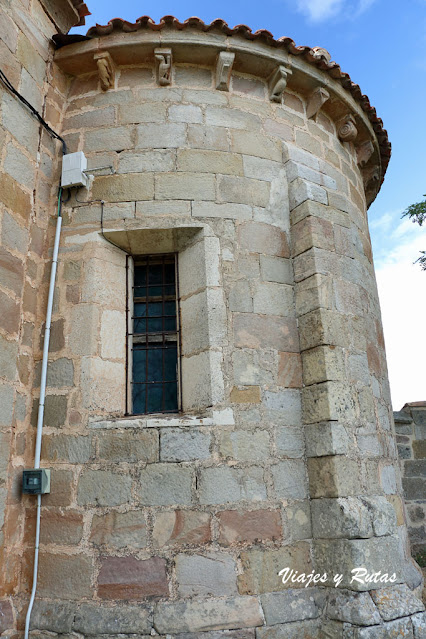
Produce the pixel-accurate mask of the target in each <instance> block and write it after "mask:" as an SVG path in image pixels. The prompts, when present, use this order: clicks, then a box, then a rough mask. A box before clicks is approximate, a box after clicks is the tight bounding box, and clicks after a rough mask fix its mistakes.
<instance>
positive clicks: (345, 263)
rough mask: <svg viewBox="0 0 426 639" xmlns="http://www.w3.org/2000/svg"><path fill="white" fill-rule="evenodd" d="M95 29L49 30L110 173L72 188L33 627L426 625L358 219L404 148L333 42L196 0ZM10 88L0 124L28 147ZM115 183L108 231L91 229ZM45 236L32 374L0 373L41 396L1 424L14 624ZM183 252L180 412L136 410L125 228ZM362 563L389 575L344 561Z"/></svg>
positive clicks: (19, 603) (67, 113)
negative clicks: (129, 412)
mask: <svg viewBox="0 0 426 639" xmlns="http://www.w3.org/2000/svg"><path fill="white" fill-rule="evenodd" d="M9 14H10V16H12V13H11V12H10V11H8V15H9ZM89 37H90V39H88V40H85V41H81V42H77V43H74V44H67V43H66V39H65V40H64V41H65V43H66V46H63V47H62V48H60V49H59V50H57V51H56V52H55V55H54V62H53V65H52V69H54V73H55V77H56V76H57V80H56V81H55V83H54V89H52V91H55V92H56V93H58V94H59V93H60V96H61V100H60V101H59V98H58V101H57V104H58V109H57V119H56V121H55V122H53V124H55V127H56V130H58V131H59V132H60V133H61V135H63V136H64V138H65V139H66V142H67V145H68V147H69V150H70V151H76V150H82V151H84V153H85V154H86V156H87V157H88V161H89V167H99V166H107V165H111V166H112V167H113V171H114V173H113V174H110V171H109V170H105V171H104V175H102V174H101V175H100V174H99V173H96V177H95V178H94V179H92V180H91V183H90V186H89V188H88V189H79V190H78V191H76V190H72V192H71V193H70V199H69V200H68V201H66V202H64V232H63V237H62V242H61V249H60V266H59V274H58V286H57V295H56V300H55V309H54V324H53V326H54V329H53V338H52V343H51V361H50V365H49V373H48V398H47V405H46V418H45V434H44V440H43V451H42V455H43V464H44V465H45V466H46V467H50V468H52V469H53V473H52V493H51V494H50V495H48V496H45V497H43V502H42V503H43V509H42V511H43V513H42V539H41V542H42V545H41V557H40V572H39V588H38V596H37V600H36V605H35V609H34V615H33V619H32V627H33V636H34V637H36V636H44V635H45V634H46V633H56V634H68V635H69V634H70V633H74V634H78V635H84V636H88V637H90V636H94V635H96V636H97V635H116V634H121V635H131V634H132V635H138V636H144V635H145V636H148V635H150V634H151V632H152V629H153V628H154V630H155V632H156V633H157V634H158V635H160V636H162V637H166V636H167V637H175V638H176V639H177V638H180V639H183V638H185V639H191V638H192V639H195V637H205V639H219V638H221V637H223V639H225V637H232V638H234V639H237V638H238V639H243V638H244V639H247V638H249V637H250V638H254V637H256V638H257V639H266V638H267V639H278V638H281V639H287V638H291V637H294V638H296V637H297V638H299V637H306V638H310V637H312V638H314V637H315V638H320V637H332V638H341V639H365V638H369V639H375V638H385V637H386V638H387V637H393V636H395V637H397V636H398V637H411V638H413V639H419V638H420V637H423V636H424V629H425V621H424V614H423V612H422V611H423V606H422V604H421V602H420V601H419V600H418V599H417V598H416V593H417V594H418V589H419V586H420V583H421V577H420V573H419V571H418V569H417V568H416V567H415V565H414V564H413V563H412V562H411V560H410V559H409V557H410V553H409V548H408V540H407V533H406V526H405V515H404V506H403V501H402V499H401V483H400V475H399V472H398V462H397V453H396V445H395V437H394V427H393V420H392V412H391V404H390V397H389V388H388V381H387V371H386V362H385V354H384V343H383V336H382V330H381V320H380V309H379V304H378V299H377V290H376V284H375V277H374V269H373V265H372V256H371V246H370V240H369V233H368V225H367V218H366V207H367V205H368V204H369V203H370V202H371V201H372V199H373V198H374V197H375V195H376V192H377V190H378V187H379V185H380V182H381V180H382V178H383V174H384V171H385V168H386V163H387V160H388V155H389V147H388V144H387V139H386V134H385V132H383V129H382V128H381V123H380V122H379V121H378V119H377V118H376V117H375V114H374V113H373V112H372V111H370V110H369V109H368V108H367V106H366V103H365V101H363V98H361V94H360V92H359V91H357V89H356V87H354V85H349V84H348V81H347V80H345V78H343V79H342V76H341V75H339V74H340V71H339V72H337V70H336V68H335V67H333V65H331V64H329V58H328V55H327V52H324V50H321V49H319V50H310V49H305V50H297V49H296V48H295V47H294V45H292V44H291V41H289V40H288V39H284V40H283V41H282V42H281V43H277V42H275V41H273V40H272V38H271V37H269V36H267V35H265V34H263V35H262V34H260V35H259V36H257V37H254V38H252V39H250V37H248V36H247V32H244V30H241V29H240V30H236V31H235V32H233V31H232V30H230V29H228V27H226V26H224V25H223V23H221V22H220V21H219V22H217V23H216V24H215V25H213V26H212V27H210V28H207V27H205V26H202V23H200V22H199V21H197V20H191V21H189V23H187V24H185V25H179V23H177V21H173V20H165V21H163V22H162V23H161V28H157V27H156V26H154V25H153V24H152V23H151V22H149V21H148V20H141V21H139V22H138V23H136V24H135V25H129V23H126V22H123V21H113V22H112V23H110V24H109V25H108V26H107V27H98V28H96V29H94V30H91V31H89ZM302 54H303V55H302ZM52 73H53V71H52ZM57 85H58V87H59V88H58V87H57ZM351 87H352V88H351ZM56 93H55V95H56ZM49 95H51V93H50V94H48V96H49ZM48 99H49V97H48V98H47V100H48ZM10 100H11V97H10V96H9V95H8V94H7V93H5V94H4V97H3V103H2V104H3V106H2V123H3V126H4V127H5V128H6V129H7V133H6V135H7V136H8V137H7V141H9V140H10V142H9V144H10V145H12V146H13V148H15V147H16V148H19V137H18V136H19V130H15V131H14V130H10V129H11V128H12V125H11V124H10V121H11V120H10V119H9V120H7V113H8V111H7V108H8V107H7V105H8V103H9V102H10ZM5 105H6V106H5ZM17 108H18V107H16V105H14V109H15V112H17V111H16V110H17ZM5 114H6V115H5ZM28 117H29V116H28ZM29 121H31V120H29ZM8 122H9V125H8ZM8 126H9V128H7V127H8ZM43 136H44V133H43ZM7 148H8V147H7ZM49 153H50V155H49V157H50V158H51V162H52V173H51V175H50V176H46V178H45V181H46V182H47V184H48V186H49V190H50V195H51V199H49V200H46V201H45V202H44V206H43V207H42V212H41V209H40V211H39V209H37V208H34V209H33V212H32V214H31V215H32V218H31V224H30V223H29V221H28V223H27V232H28V229H32V228H33V227H35V228H37V224H38V223H40V224H41V223H42V222H43V226H42V228H43V229H44V231H48V230H49V227H48V222H50V224H51V227H52V228H53V222H54V200H55V195H56V193H55V188H56V187H55V185H56V184H57V181H58V168H59V165H60V162H59V157H58V155H57V154H56V152H55V150H54V149H52V150H51V151H50V152H49ZM3 155H4V153H3ZM35 157H36V156H35ZM6 161H7V154H6V157H5V158H2V162H3V165H2V168H4V175H5V176H6V178H5V179H14V180H15V182H18V183H19V178H20V177H21V178H22V176H15V177H13V175H12V176H11V177H10V178H9V177H7V176H9V175H10V171H11V169H10V167H11V166H12V165H13V163H12V164H11V162H12V161H11V160H9V163H7V162H6ZM28 161H30V160H28ZM8 167H9V169H8ZM40 171H41V169H40V168H39V167H37V168H36V173H35V174H36V175H37V176H41V173H40ZM26 175H27V173H25V176H26ZM47 178H49V179H47ZM22 179H23V178H22ZM37 179H39V178H37ZM14 184H15V183H14ZM17 188H18V187H17V186H13V189H15V190H12V191H10V190H8V193H9V192H11V193H17V192H18V191H16V189H17ZM19 188H20V187H19ZM21 190H22V193H27V191H26V190H25V186H23V187H22V189H21ZM37 193H38V191H36V196H37ZM2 197H4V196H3V195H2ZM28 197H29V198H30V188H29V187H28ZM66 197H67V196H66ZM66 197H64V199H66ZM101 199H102V200H104V201H105V206H104V230H105V236H106V237H107V238H108V239H110V240H111V241H112V242H114V243H115V244H116V245H118V247H117V248H116V247H114V246H112V245H111V244H109V243H108V242H106V240H105V239H104V238H103V237H102V235H101V234H100V215H101V205H100V203H99V200H101ZM8 207H9V208H10V207H11V205H10V204H8V202H4V207H3V217H2V233H3V237H4V228H6V231H7V223H8V222H7V220H8V217H7V216H8V215H9V208H8ZM5 220H6V227H5V226H4V225H5ZM39 220H40V221H39ZM24 231H25V229H23V230H22V233H24ZM6 235H7V232H6ZM47 235H48V236H49V238H48V239H49V240H50V237H51V233H47ZM7 237H10V238H12V240H13V241H16V240H15V237H19V234H18V231H17V230H15V231H14V232H13V233H11V234H10V233H9V235H7ZM25 237H26V236H25ZM43 237H44V235H43ZM48 239H46V240H45V241H44V243H43V246H42V248H41V249H40V254H39V257H38V258H37V265H38V269H37V277H38V278H39V279H37V280H35V281H34V288H35V289H38V290H39V291H40V293H39V294H38V295H35V303H37V312H34V314H33V315H31V316H30V315H29V314H28V312H27V310H26V308H27V307H26V305H25V304H24V306H23V312H24V315H23V317H25V318H28V320H27V323H29V318H30V317H31V321H32V324H34V325H35V326H34V328H33V331H34V337H33V339H32V340H30V341H29V342H28V343H29V346H28V347H27V350H28V371H29V373H28V380H27V385H26V386H25V385H23V382H22V379H21V378H20V379H19V381H18V378H17V377H16V376H15V370H14V368H13V367H10V380H9V381H10V384H8V385H7V384H6V383H5V384H2V386H1V387H0V388H1V389H3V388H5V389H6V388H7V389H9V388H13V386H14V387H15V388H16V391H15V392H19V393H21V394H23V395H25V397H26V398H27V399H26V402H27V403H26V410H25V411H24V410H21V412H20V413H19V411H18V412H17V408H19V403H18V404H15V405H14V406H15V409H14V410H15V412H14V417H13V418H12V407H13V404H12V403H11V407H10V411H9V412H10V418H9V421H7V419H6V418H5V419H4V422H5V423H4V429H3V431H2V433H4V434H3V435H2V437H4V438H5V439H8V438H10V437H11V435H10V433H12V441H11V444H10V447H9V448H7V451H8V453H7V455H6V457H5V459H4V462H2V466H1V467H0V468H1V469H3V468H4V474H5V477H6V476H8V477H10V483H9V492H8V495H9V496H8V498H7V502H6V504H7V506H6V508H5V514H6V523H5V529H4V541H3V542H2V543H3V545H4V548H5V560H4V566H5V576H6V580H5V587H4V589H3V591H2V595H3V599H2V600H1V601H0V606H1V610H2V611H4V613H3V615H4V616H3V617H1V619H3V621H0V629H2V630H5V631H9V629H13V628H15V629H16V628H18V629H21V628H22V619H23V615H24V613H25V604H26V602H27V599H28V596H27V593H28V589H29V588H30V586H31V584H30V577H29V574H30V568H31V561H32V555H33V544H34V541H33V534H34V533H33V518H34V503H33V501H32V500H31V498H25V499H22V497H21V496H20V495H19V487H18V482H19V476H20V473H21V470H22V467H24V466H30V465H31V457H32V454H33V449H32V446H33V443H32V441H33V435H34V431H33V428H32V427H31V426H30V409H29V406H30V399H29V398H30V394H31V390H30V389H31V387H32V388H33V391H32V397H33V414H34V411H36V410H37V393H38V383H39V382H38V379H37V378H38V376H39V374H40V373H39V367H40V365H39V361H40V359H41V342H40V337H41V334H42V322H43V311H44V308H45V304H46V283H47V281H48V275H49V259H48V258H49V254H48V248H47V247H48V246H49V245H50V244H51V242H50V244H49V241H48ZM12 240H10V241H12ZM119 247H121V248H119ZM17 250H18V249H15V248H13V247H10V255H11V256H12V257H13V258H14V259H15V255H17V253H16V251H17ZM26 250H27V249H26V248H25V249H23V250H22V262H23V263H25V264H26V266H25V268H26V269H28V268H30V266H28V265H30V264H31V258H30V257H29V256H27V257H26V258H25V259H24V256H25V255H26ZM174 251H177V252H178V253H179V283H180V296H181V300H180V307H181V316H182V326H181V329H182V353H181V354H182V375H181V378H182V379H181V383H182V391H183V406H182V408H183V411H182V413H181V414H179V415H174V416H161V415H151V416H149V415H148V416H135V417H124V414H125V409H126V407H125V387H126V379H125V359H126V352H125V332H126V314H125V305H126V299H125V298H126V270H125V256H126V252H128V253H130V254H133V255H138V254H149V253H155V252H157V253H168V252H174ZM9 259H12V258H9ZM16 259H18V258H17V257H16ZM33 261H34V260H33ZM26 273H29V271H28V270H27V271H26ZM28 277H29V275H28ZM5 288H6V289H7V290H8V291H9V288H8V285H7V283H6V287H5ZM12 291H13V289H12ZM8 296H9V298H10V299H12V298H13V299H15V298H14V297H13V292H12V293H10V294H9V293H8ZM19 335H23V328H22V329H20V333H19ZM6 339H7V342H8V344H9V343H10V344H14V345H15V344H17V342H16V340H15V342H14V341H13V340H12V339H10V338H8V337H6ZM19 339H21V337H20V338H19ZM14 347H15V346H14ZM16 348H17V346H16ZM11 359H12V358H11V357H8V359H7V361H10V360H11ZM4 370H8V369H7V368H5V369H4ZM5 381H6V380H5ZM1 392H3V391H1ZM5 392H6V391H5ZM8 392H9V391H8ZM10 392H11V391H10ZM11 397H12V396H11ZM16 401H17V400H15V402H16ZM11 402H12V400H11ZM3 412H4V414H5V415H6V412H5V410H4V409H3ZM6 417H7V415H6ZM8 446H9V445H8ZM6 473H7V475H6ZM2 486H3V485H1V486H0V489H1V488H2ZM363 565H365V566H366V567H367V568H368V569H369V570H374V571H379V570H381V571H382V572H388V573H392V572H394V571H395V573H396V575H397V583H396V584H395V585H390V584H387V585H386V584H379V585H377V584H370V585H369V586H361V584H358V583H352V584H351V583H350V571H351V569H352V568H354V567H357V566H363ZM287 566H288V567H291V568H293V569H294V570H297V571H299V572H308V573H309V572H311V571H312V570H314V571H315V572H324V571H326V572H327V573H329V574H333V573H335V572H339V573H343V575H344V577H343V581H342V583H341V585H340V587H339V588H338V589H335V588H333V587H331V588H324V587H322V588H320V587H309V588H306V589H305V588H303V587H300V586H301V584H294V583H286V584H283V583H282V582H281V580H280V577H279V576H278V571H279V570H281V569H282V568H285V567H287ZM331 586H332V584H331ZM4 619H6V621H4ZM2 624H3V625H2ZM48 636H51V634H49V635H48Z"/></svg>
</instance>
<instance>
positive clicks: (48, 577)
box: [38, 552, 93, 600]
mask: <svg viewBox="0 0 426 639" xmlns="http://www.w3.org/2000/svg"><path fill="white" fill-rule="evenodd" d="M39 570H40V572H39V577H38V593H39V596H40V597H48V598H52V599H53V598H59V599H65V600H67V599H71V600H75V599H81V598H82V597H92V595H93V591H92V586H91V579H92V574H93V566H92V558H91V557H87V556H85V555H58V554H56V553H55V554H50V553H46V552H41V553H40V564H39Z"/></svg>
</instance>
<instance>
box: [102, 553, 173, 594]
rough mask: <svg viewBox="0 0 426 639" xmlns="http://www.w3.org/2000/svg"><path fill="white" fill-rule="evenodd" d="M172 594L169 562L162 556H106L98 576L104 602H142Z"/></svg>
mask: <svg viewBox="0 0 426 639" xmlns="http://www.w3.org/2000/svg"><path fill="white" fill-rule="evenodd" d="M168 594H169V589H168V584H167V575H166V561H165V560H164V559H161V557H151V559H145V560H139V559H136V557H105V558H104V559H103V561H102V566H101V569H100V572H99V577H98V596H99V597H101V598H102V599H113V600H114V599H143V598H145V597H167V596H168Z"/></svg>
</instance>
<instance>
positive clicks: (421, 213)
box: [402, 195, 426, 271]
mask: <svg viewBox="0 0 426 639" xmlns="http://www.w3.org/2000/svg"><path fill="white" fill-rule="evenodd" d="M423 197H424V198H426V195H424V196H423ZM402 217H408V218H409V219H410V220H411V221H412V222H414V223H415V224H418V225H419V226H423V222H426V200H423V202H417V204H410V206H408V207H407V208H406V209H405V211H404V213H403V214H402ZM417 262H419V264H420V266H421V268H422V269H423V270H424V271H426V251H420V257H419V258H418V259H417V260H416V263H417Z"/></svg>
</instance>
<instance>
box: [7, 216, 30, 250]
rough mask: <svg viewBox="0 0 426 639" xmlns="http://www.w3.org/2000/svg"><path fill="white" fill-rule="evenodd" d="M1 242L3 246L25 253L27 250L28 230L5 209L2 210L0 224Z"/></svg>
mask: <svg viewBox="0 0 426 639" xmlns="http://www.w3.org/2000/svg"><path fill="white" fill-rule="evenodd" d="M1 237H2V243H3V245H4V246H5V247H7V248H9V249H13V250H16V251H18V252H19V253H22V254H23V255H26V253H27V250H28V239H29V236H28V231H27V229H25V228H22V226H21V225H20V224H18V222H17V221H16V220H15V219H14V218H13V217H12V216H11V215H9V213H8V212H7V211H4V213H3V218H2V225H1Z"/></svg>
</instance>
